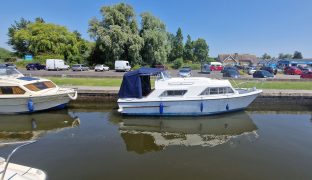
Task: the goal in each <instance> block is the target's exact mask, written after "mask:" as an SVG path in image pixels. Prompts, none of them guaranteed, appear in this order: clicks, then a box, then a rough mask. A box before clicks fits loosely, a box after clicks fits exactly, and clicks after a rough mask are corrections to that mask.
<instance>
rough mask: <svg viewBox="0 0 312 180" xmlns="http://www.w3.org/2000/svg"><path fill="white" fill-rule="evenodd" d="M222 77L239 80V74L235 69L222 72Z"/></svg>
mask: <svg viewBox="0 0 312 180" xmlns="http://www.w3.org/2000/svg"><path fill="white" fill-rule="evenodd" d="M223 77H230V78H239V77H240V76H239V72H238V71H237V70H236V69H227V70H224V71H223Z"/></svg>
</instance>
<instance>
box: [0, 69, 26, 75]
mask: <svg viewBox="0 0 312 180" xmlns="http://www.w3.org/2000/svg"><path fill="white" fill-rule="evenodd" d="M0 76H18V77H21V76H24V75H23V74H22V73H20V72H19V71H18V70H17V69H15V68H14V67H6V66H0Z"/></svg>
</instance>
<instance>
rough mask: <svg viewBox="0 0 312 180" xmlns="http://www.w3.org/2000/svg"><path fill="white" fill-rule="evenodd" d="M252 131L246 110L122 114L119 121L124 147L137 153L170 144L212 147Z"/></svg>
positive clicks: (251, 133) (247, 134)
mask: <svg viewBox="0 0 312 180" xmlns="http://www.w3.org/2000/svg"><path fill="white" fill-rule="evenodd" d="M256 130H257V127H256V125H255V124H254V123H253V121H252V120H251V118H250V117H249V115H248V114H247V113H246V112H237V113H231V114H228V115H218V116H207V117H167V118H165V117H122V119H121V121H120V122H119V131H120V134H121V137H122V139H123V140H124V142H125V144H126V147H127V150H128V151H134V152H136V153H139V154H143V153H146V152H151V151H160V150H163V149H164V148H166V147H167V146H172V145H178V146H208V147H214V146H216V145H220V144H223V143H226V142H228V141H229V140H230V139H233V138H235V137H238V136H248V138H249V139H250V138H253V139H255V138H257V136H258V135H257V133H256ZM232 144H233V142H232Z"/></svg>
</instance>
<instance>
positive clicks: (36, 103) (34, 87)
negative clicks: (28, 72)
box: [0, 66, 77, 114]
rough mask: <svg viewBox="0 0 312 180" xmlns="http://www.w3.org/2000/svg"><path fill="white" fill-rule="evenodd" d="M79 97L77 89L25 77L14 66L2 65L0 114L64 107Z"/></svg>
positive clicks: (41, 79)
mask: <svg viewBox="0 0 312 180" xmlns="http://www.w3.org/2000/svg"><path fill="white" fill-rule="evenodd" d="M76 98H77V91H76V90H74V89H70V88H60V87H58V86H57V85H56V84H54V83H53V82H52V81H50V80H48V79H43V78H37V77H25V76H24V75H23V74H21V73H20V72H19V71H17V70H16V69H15V68H13V67H5V66H0V114H12V113H32V112H36V111H43V110H48V109H62V108H64V107H65V106H66V104H67V103H68V102H69V101H70V100H75V99H76Z"/></svg>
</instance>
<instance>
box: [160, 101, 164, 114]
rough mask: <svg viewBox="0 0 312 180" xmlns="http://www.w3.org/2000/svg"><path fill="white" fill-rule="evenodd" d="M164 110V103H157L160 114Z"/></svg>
mask: <svg viewBox="0 0 312 180" xmlns="http://www.w3.org/2000/svg"><path fill="white" fill-rule="evenodd" d="M163 112H164V105H163V103H160V104H159V113H160V114H162V113H163Z"/></svg>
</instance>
